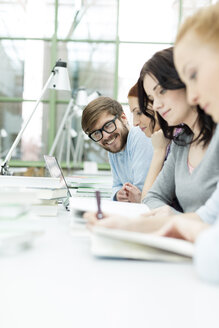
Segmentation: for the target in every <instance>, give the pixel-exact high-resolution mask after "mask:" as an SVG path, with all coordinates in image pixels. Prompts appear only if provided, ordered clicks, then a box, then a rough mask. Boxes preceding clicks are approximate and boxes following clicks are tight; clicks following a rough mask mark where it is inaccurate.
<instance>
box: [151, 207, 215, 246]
mask: <svg viewBox="0 0 219 328" xmlns="http://www.w3.org/2000/svg"><path fill="white" fill-rule="evenodd" d="M193 214H194V215H197V214H195V213H193ZM193 214H192V215H193ZM207 228H209V225H208V224H207V223H204V222H202V221H200V220H196V219H193V217H191V218H189V214H185V215H184V216H183V215H180V216H174V217H173V218H172V219H171V220H170V221H169V222H168V223H167V224H165V225H163V227H162V228H161V229H160V230H158V231H157V232H156V235H159V236H164V237H172V238H179V239H184V240H188V241H190V242H193V243H194V242H195V240H196V238H197V237H198V235H199V234H200V233H201V232H202V231H203V230H205V229H207Z"/></svg>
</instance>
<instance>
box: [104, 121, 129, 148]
mask: <svg viewBox="0 0 219 328" xmlns="http://www.w3.org/2000/svg"><path fill="white" fill-rule="evenodd" d="M121 123H122V126H123V129H122V131H121V132H120V133H118V132H115V133H111V134H110V137H109V138H108V139H107V140H105V141H104V142H103V144H102V147H103V148H104V149H105V150H107V151H109V152H110V153H119V152H120V151H121V150H122V149H123V148H124V147H125V145H126V142H127V138H128V133H129V129H128V128H127V126H126V125H125V124H124V123H123V122H121ZM119 136H120V147H119V149H117V150H112V149H111V148H110V145H109V146H108V145H107V144H106V143H107V142H109V141H110V140H112V139H114V138H115V137H117V138H118V137H119Z"/></svg>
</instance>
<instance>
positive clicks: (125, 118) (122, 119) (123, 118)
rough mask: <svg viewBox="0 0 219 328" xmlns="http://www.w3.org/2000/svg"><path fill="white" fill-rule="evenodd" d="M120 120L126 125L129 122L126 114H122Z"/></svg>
mask: <svg viewBox="0 0 219 328" xmlns="http://www.w3.org/2000/svg"><path fill="white" fill-rule="evenodd" d="M120 119H121V121H122V122H123V123H124V124H128V120H127V117H126V115H125V113H124V112H122V114H121V116H120Z"/></svg>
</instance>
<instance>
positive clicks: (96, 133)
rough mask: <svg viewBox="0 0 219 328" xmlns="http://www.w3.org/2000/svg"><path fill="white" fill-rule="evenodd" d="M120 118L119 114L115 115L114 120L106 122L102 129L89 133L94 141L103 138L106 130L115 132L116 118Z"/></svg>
mask: <svg viewBox="0 0 219 328" xmlns="http://www.w3.org/2000/svg"><path fill="white" fill-rule="evenodd" d="M117 118H118V115H116V116H115V117H114V119H113V120H111V121H109V122H106V123H105V124H104V125H103V126H102V128H101V129H99V130H95V131H93V132H91V133H89V134H88V136H89V138H91V139H92V140H93V141H95V142H98V141H100V140H101V139H102V138H103V132H102V131H105V132H106V133H109V134H110V133H113V132H114V131H115V130H116V129H117V126H116V123H115V120H116V119H117Z"/></svg>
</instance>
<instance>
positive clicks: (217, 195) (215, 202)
mask: <svg viewBox="0 0 219 328" xmlns="http://www.w3.org/2000/svg"><path fill="white" fill-rule="evenodd" d="M218 165H219V163H218ZM218 178H219V177H218ZM196 213H197V214H198V215H199V216H200V218H201V219H202V220H203V221H204V222H206V223H209V224H212V223H214V222H215V220H216V219H217V217H218V216H219V182H218V184H217V188H216V190H215V191H214V192H213V194H212V196H211V197H210V198H209V199H208V200H207V202H206V203H205V205H203V206H201V207H200V208H199V209H198V210H197V211H196ZM218 245H219V244H218ZM218 252H219V248H218Z"/></svg>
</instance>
